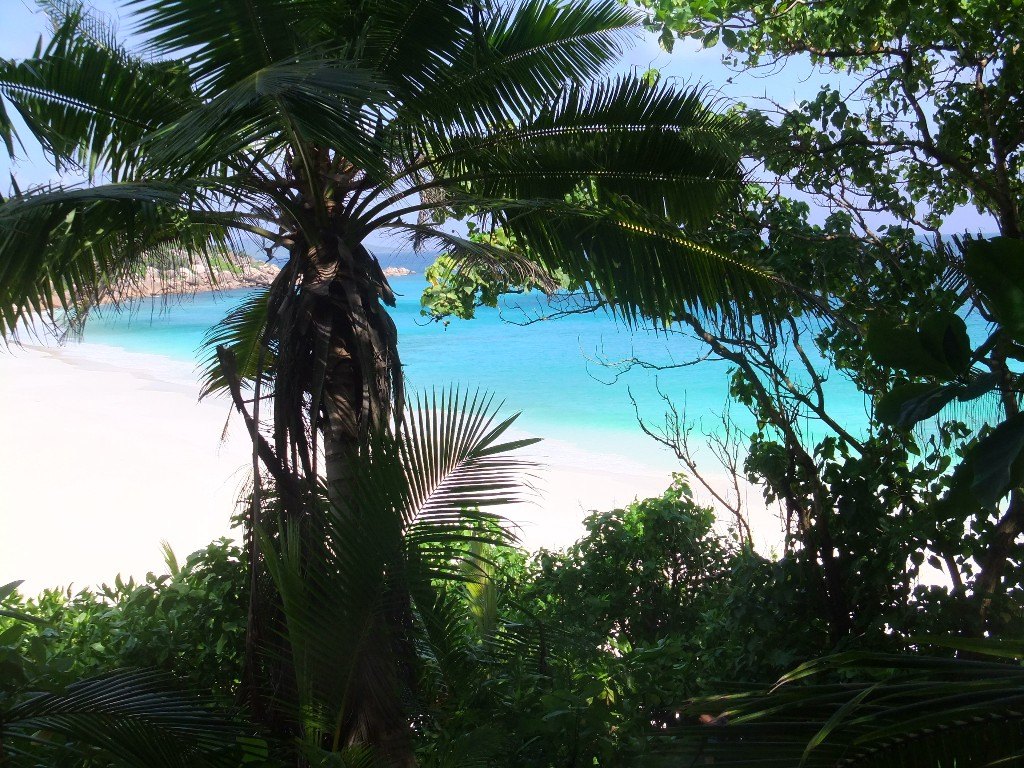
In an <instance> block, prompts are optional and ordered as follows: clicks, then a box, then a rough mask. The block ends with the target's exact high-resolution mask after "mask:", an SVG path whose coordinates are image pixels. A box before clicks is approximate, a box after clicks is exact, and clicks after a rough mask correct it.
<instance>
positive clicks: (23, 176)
mask: <svg viewBox="0 0 1024 768" xmlns="http://www.w3.org/2000/svg"><path fill="white" fill-rule="evenodd" d="M216 1H217V0H210V2H216ZM89 4H90V5H91V6H92V7H93V8H94V9H95V10H96V11H98V12H100V13H101V14H104V15H106V16H107V17H109V18H110V19H111V20H112V21H113V22H114V25H115V26H116V27H117V28H118V29H119V30H120V32H121V35H122V37H126V36H127V39H128V41H129V43H131V42H132V40H131V37H130V32H131V28H132V19H131V16H130V14H129V13H128V12H126V11H125V10H124V8H123V6H124V3H123V0H122V2H119V1H118V0H91V2H90V3H89ZM46 29H47V21H46V17H45V16H44V14H43V13H42V12H40V11H39V10H38V8H37V6H36V4H35V2H34V0H0V56H2V57H4V58H23V57H26V56H29V55H31V53H32V51H33V49H34V47H35V45H36V42H37V40H38V39H39V36H40V35H41V34H45V32H46ZM723 53H724V48H722V47H718V48H713V49H704V48H702V47H701V46H700V44H699V43H697V42H696V41H693V40H681V41H679V42H678V43H677V44H676V46H675V48H674V50H673V52H672V53H671V54H669V53H666V52H664V51H663V50H661V49H660V48H659V47H658V43H657V39H656V36H655V35H654V34H653V33H642V34H638V36H637V39H636V44H635V45H634V46H633V47H632V48H630V49H628V50H627V51H626V53H625V56H624V57H623V60H622V62H621V64H620V65H619V67H618V69H619V70H620V71H622V72H628V71H636V72H645V71H647V70H648V69H651V68H654V69H658V70H659V71H660V72H661V75H662V77H663V78H666V79H671V80H677V81H679V82H681V83H686V84H689V85H698V84H699V85H702V86H704V87H706V88H707V89H708V92H709V94H710V95H711V96H712V97H713V98H714V97H719V98H721V99H723V100H724V101H726V102H731V101H743V102H746V103H748V104H751V105H755V104H757V102H758V100H759V99H761V98H764V97H765V96H770V97H771V99H772V100H773V101H775V102H776V103H781V104H787V105H789V104H794V105H795V104H797V103H799V102H800V101H801V100H803V99H809V98H812V97H813V96H814V94H815V93H817V91H818V89H819V88H820V87H821V86H822V85H823V84H826V83H828V82H829V77H828V76H826V75H823V74H822V73H821V72H816V71H814V70H813V68H812V67H811V66H810V64H809V63H808V62H806V61H800V60H795V61H791V62H790V63H788V64H787V65H786V66H785V67H783V68H782V69H781V70H773V71H772V72H771V73H770V75H766V74H765V73H761V72H746V73H737V72H736V71H734V70H732V69H730V68H729V67H727V66H726V65H725V64H723V63H722V54H723ZM833 77H834V76H833ZM19 155H20V156H19V157H18V158H17V159H16V160H15V161H14V162H13V163H12V162H11V161H10V160H9V159H8V158H7V156H6V154H2V155H0V178H3V179H4V182H3V183H2V184H0V186H2V187H4V188H6V187H7V186H8V184H7V183H6V180H7V178H8V176H9V174H11V173H13V175H14V176H15V178H16V179H17V181H18V183H19V185H20V186H22V187H23V188H24V187H29V186H32V185H37V184H43V183H47V182H53V181H57V180H58V178H57V177H56V175H55V174H54V172H53V170H52V169H51V168H50V167H49V166H48V165H47V163H46V161H45V158H44V157H43V155H42V152H40V151H39V149H38V148H37V147H27V148H26V151H22V152H20V153H19ZM814 208H815V206H813V205H812V210H813V209H814ZM825 215H826V212H825V211H824V210H821V209H819V210H816V211H815V213H814V214H813V215H812V219H814V220H818V221H820V220H821V219H823V218H824V216H825ZM945 229H946V230H947V231H949V232H963V231H964V230H972V231H990V230H992V229H994V227H993V225H992V221H991V220H990V219H987V218H986V217H982V216H981V215H979V214H978V213H976V212H975V211H974V210H973V209H972V208H964V209H962V210H960V211H957V212H955V213H954V214H953V215H952V216H950V217H949V218H948V219H947V222H946V227H945ZM384 245H385V246H387V245H388V244H386V243H385V244H384Z"/></svg>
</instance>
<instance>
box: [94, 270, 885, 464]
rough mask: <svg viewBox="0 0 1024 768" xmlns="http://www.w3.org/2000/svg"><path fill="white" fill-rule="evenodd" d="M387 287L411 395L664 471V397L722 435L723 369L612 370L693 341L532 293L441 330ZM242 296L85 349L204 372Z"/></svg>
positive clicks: (99, 320) (141, 316) (136, 327)
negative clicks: (559, 312) (660, 439)
mask: <svg viewBox="0 0 1024 768" xmlns="http://www.w3.org/2000/svg"><path fill="white" fill-rule="evenodd" d="M391 282H392V286H393V288H394V290H395V292H396V294H398V305H397V307H396V308H395V309H394V310H393V312H392V315H393V317H394V319H395V322H396V324H397V326H398V332H399V351H400V354H401V357H402V360H403V364H404V368H405V372H406V378H407V382H408V389H409V391H410V393H412V392H416V391H424V390H429V389H431V388H435V387H447V386H449V385H450V384H456V385H458V386H459V387H462V388H470V389H477V388H479V389H482V390H486V391H487V392H490V393H493V394H494V395H495V397H496V398H497V399H498V400H500V401H503V402H504V411H505V412H507V413H511V412H521V414H522V415H521V417H520V419H519V421H518V422H517V426H518V427H520V428H521V429H523V430H525V431H528V432H530V433H532V434H535V435H538V436H541V437H545V438H550V439H555V440H559V441H564V442H567V443H571V444H574V445H576V446H578V447H580V448H583V449H586V450H588V451H596V452H599V453H610V454H617V455H624V456H631V457H633V458H642V459H643V460H645V461H649V462H657V463H659V464H662V465H666V464H668V463H671V462H673V461H674V459H673V458H672V457H671V456H670V455H669V453H668V452H667V450H664V449H659V448H658V447H657V446H656V444H655V443H654V441H653V440H652V439H651V438H649V437H647V436H646V435H644V434H643V432H642V431H641V430H640V428H639V426H638V424H637V416H638V414H639V416H640V417H642V418H644V419H646V420H648V421H650V422H652V423H656V424H660V423H662V421H663V416H664V413H665V410H666V408H665V400H664V398H665V397H669V398H670V399H671V400H672V401H673V402H674V403H675V404H676V405H677V406H678V407H679V408H680V409H685V414H686V417H687V421H688V423H689V424H690V425H691V426H692V427H693V429H694V441H695V442H698V443H699V442H700V441H701V438H700V434H701V432H708V431H710V432H713V433H716V434H717V433H720V431H721V417H720V414H721V413H722V412H723V408H724V407H725V405H726V399H727V398H726V395H727V390H728V371H729V365H728V364H727V363H725V362H723V361H721V360H706V361H702V362H700V363H699V364H697V365H695V366H690V367H684V368H679V369H676V370H667V371H653V370H649V369H641V368H633V369H632V370H629V371H626V372H622V371H618V370H616V368H615V367H614V366H611V367H610V366H609V363H615V362H617V361H623V360H627V359H630V358H637V359H641V360H647V361H652V362H656V363H660V364H665V363H668V362H685V361H689V360H695V359H697V358H699V357H701V355H703V354H704V353H705V352H706V350H705V349H704V348H703V347H702V345H701V344H699V343H698V342H697V341H696V340H694V339H692V338H689V337H685V336H681V335H678V334H672V335H670V336H666V335H665V334H660V333H656V332H654V331H650V330H630V329H629V328H627V327H625V326H624V325H623V324H622V323H621V322H619V321H616V320H615V319H613V318H611V317H610V316H608V315H607V314H604V313H591V314H576V315H570V316H567V317H561V318H557V319H550V320H543V321H537V322H533V323H529V324H524V323H523V320H524V319H525V318H528V317H530V318H533V317H538V316H541V315H543V314H544V313H545V311H547V312H550V309H549V308H548V307H547V305H546V302H544V301H543V299H542V298H539V297H537V296H532V295H528V296H508V297H506V298H505V299H503V301H502V302H501V305H500V307H498V308H496V309H490V308H482V309H480V310H479V311H478V313H477V317H476V318H475V319H473V320H452V321H451V322H449V323H448V324H440V323H436V322H430V321H429V320H428V319H427V318H425V317H423V316H422V315H421V314H420V302H419V298H420V292H421V290H422V287H423V285H424V278H423V276H422V274H414V275H409V276H405V277H396V278H392V280H391ZM244 295H245V291H225V292H217V293H203V294H197V295H195V296H193V297H183V298H181V299H180V300H177V299H176V300H174V301H172V302H168V303H165V302H163V301H160V300H157V301H144V302H141V303H139V304H137V305H136V306H135V307H134V308H133V309H132V310H130V311H128V310H122V311H120V312H115V311H113V310H110V309H106V310H104V311H102V312H99V313H97V314H95V315H93V316H91V317H90V319H89V321H88V323H87V324H86V328H85V334H84V341H86V342H92V343H98V344H103V345H108V346H112V347H117V348H121V349H124V350H128V351H132V352H143V353H148V354H157V355H163V356H166V357H168V358H171V359H173V360H176V361H182V362H189V363H193V364H198V359H199V358H198V349H199V347H200V343H201V341H202V338H203V334H204V333H205V331H206V330H207V329H208V328H209V327H210V326H211V325H213V324H214V323H216V322H217V321H218V320H220V319H221V318H222V317H223V316H224V315H225V314H226V313H227V312H228V310H229V309H230V308H231V307H232V306H233V305H234V304H236V303H238V302H239V301H240V300H241V299H242V298H243V296H244ZM826 388H827V395H828V398H829V401H830V403H831V404H832V406H831V408H832V411H833V413H834V415H835V417H836V418H837V419H838V421H840V422H841V423H843V424H845V425H847V427H848V428H853V429H857V428H863V427H866V424H867V413H866V404H865V402H864V399H863V398H862V397H861V395H860V394H859V393H857V392H856V390H855V388H854V387H853V386H852V385H851V384H850V383H849V382H848V381H846V380H845V379H844V378H843V377H842V376H841V375H840V374H838V373H835V372H833V373H832V375H831V376H830V378H829V381H828V382H827V384H826ZM634 403H635V406H634ZM730 416H731V418H732V419H733V420H734V421H735V422H736V423H737V425H738V426H739V428H740V429H741V430H742V431H749V430H752V429H754V428H755V425H754V423H753V420H752V419H751V418H750V417H749V414H747V413H746V412H745V411H744V410H743V409H742V408H741V407H738V406H733V407H732V408H731V411H730ZM805 428H806V431H807V434H808V436H813V435H815V434H816V433H820V434H824V430H823V429H817V428H816V427H815V425H814V423H813V422H808V423H807V424H805Z"/></svg>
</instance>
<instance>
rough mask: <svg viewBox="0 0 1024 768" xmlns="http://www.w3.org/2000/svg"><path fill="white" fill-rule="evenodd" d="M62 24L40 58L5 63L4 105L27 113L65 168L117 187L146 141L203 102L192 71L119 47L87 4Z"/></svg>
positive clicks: (0, 121) (5, 121) (7, 135)
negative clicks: (197, 94) (106, 179)
mask: <svg viewBox="0 0 1024 768" xmlns="http://www.w3.org/2000/svg"><path fill="white" fill-rule="evenodd" d="M54 11H56V9H54ZM55 21H56V23H57V26H56V28H55V30H54V33H53V36H52V38H51V39H50V40H49V42H48V44H47V45H46V47H45V48H43V49H40V50H39V51H38V52H37V55H36V56H34V57H32V58H30V59H27V60H25V61H21V62H14V61H9V60H5V61H0V97H2V98H0V101H7V102H8V103H9V104H10V105H11V106H12V107H13V108H14V109H15V111H17V113H18V114H19V115H21V117H22V118H23V119H24V121H25V124H26V125H27V127H28V129H29V132H30V133H31V134H32V135H33V136H34V137H35V138H36V139H37V140H38V141H39V142H40V143H41V144H42V146H43V148H44V149H45V150H46V151H47V152H48V153H49V154H50V155H51V156H52V158H53V160H54V162H55V164H56V165H57V168H58V170H59V169H60V168H61V167H63V166H65V165H72V166H75V167H76V168H82V169H83V170H85V171H86V172H87V173H88V175H89V176H90V177H92V176H94V175H96V174H97V173H102V174H105V175H106V176H108V177H109V178H111V179H113V180H115V181H116V180H118V179H120V178H122V177H125V176H126V175H129V174H130V173H131V172H132V171H133V169H134V168H135V167H136V166H137V165H138V162H139V160H140V158H141V151H140V147H139V142H140V141H141V139H142V138H143V136H145V135H146V134H147V133H148V132H149V131H151V130H153V129H154V128H156V127H158V126H160V125H162V124H164V123H166V122H168V121H170V120H173V119H174V118H175V117H176V116H178V115H181V114H183V113H184V112H185V111H187V110H188V109H189V108H191V107H192V106H193V105H194V104H195V103H196V101H195V98H194V96H193V94H192V91H191V86H190V81H189V79H188V77H187V73H186V72H184V71H183V69H182V68H181V67H180V66H177V65H176V64H175V63H174V62H147V61H144V60H142V59H140V58H138V57H136V56H133V55H132V54H130V53H129V52H128V51H127V50H125V49H124V48H122V47H119V46H117V45H116V43H115V42H114V41H113V40H112V39H111V36H110V35H109V34H107V31H106V30H104V29H103V28H102V25H101V23H100V22H99V21H98V20H96V19H95V18H93V17H90V16H89V15H87V14H86V13H85V12H84V11H83V10H82V9H81V6H80V4H78V5H75V6H72V5H70V4H69V5H68V7H67V8H65V9H64V11H63V13H61V14H59V15H58V16H57V17H56V18H55ZM97 27H98V28H97ZM5 115H6V112H4V111H3V110H0V132H2V133H3V135H4V139H5V141H6V142H7V144H8V149H9V150H13V140H14V138H15V135H14V128H13V125H12V124H11V122H10V120H9V118H7V117H5Z"/></svg>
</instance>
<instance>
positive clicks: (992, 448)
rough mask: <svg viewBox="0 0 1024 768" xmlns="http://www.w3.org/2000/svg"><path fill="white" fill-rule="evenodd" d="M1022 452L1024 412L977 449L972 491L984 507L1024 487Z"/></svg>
mask: <svg viewBox="0 0 1024 768" xmlns="http://www.w3.org/2000/svg"><path fill="white" fill-rule="evenodd" d="M1022 449H1024V413H1022V414H1017V415H1016V416H1013V417H1012V418H1009V419H1007V420H1006V421H1004V422H1003V423H1002V424H1000V425H999V426H997V427H996V428H995V429H993V430H992V431H991V432H990V433H989V434H988V435H987V436H985V437H984V438H982V440H981V441H980V442H979V443H978V444H977V445H976V446H975V447H974V449H973V450H972V451H971V454H972V455H971V459H972V463H973V466H974V478H973V481H972V483H971V490H972V491H973V492H974V495H975V497H977V499H978V502H979V503H980V504H982V505H984V506H992V505H994V504H996V503H997V502H998V501H999V500H1000V499H1002V498H1003V497H1004V496H1005V495H1006V494H1007V493H1009V492H1010V491H1011V490H1012V489H1013V488H1014V487H1016V486H1017V485H1019V484H1020V481H1021V474H1022V469H1024V466H1022V462H1021V450H1022Z"/></svg>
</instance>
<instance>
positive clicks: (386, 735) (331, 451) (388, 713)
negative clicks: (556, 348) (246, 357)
mask: <svg viewBox="0 0 1024 768" xmlns="http://www.w3.org/2000/svg"><path fill="white" fill-rule="evenodd" d="M314 290H315V291H316V295H317V303H318V304H319V305H320V306H321V307H322V309H323V312H322V313H321V312H317V313H316V314H317V315H318V317H319V318H320V320H319V323H318V329H317V333H318V334H319V335H320V338H322V339H323V340H324V341H326V344H325V347H326V348H325V349H323V356H324V359H323V362H322V365H323V381H322V394H321V398H320V405H321V409H322V416H323V423H322V428H321V432H322V435H323V454H324V477H325V480H326V482H327V488H328V498H329V500H330V502H331V504H332V505H334V506H335V507H337V508H339V509H342V510H346V509H348V507H349V506H350V502H351V496H350V495H351V484H352V479H353V478H352V472H353V466H354V465H353V459H354V458H355V457H356V456H357V455H358V453H359V452H360V451H362V450H365V449H366V439H367V437H368V435H369V434H371V433H372V432H373V431H375V430H380V429H385V428H387V427H388V426H389V423H390V422H393V421H394V420H395V418H396V417H399V416H400V415H401V410H402V408H403V406H404V397H403V386H402V378H401V377H402V373H401V367H400V363H399V358H398V348H397V332H396V330H395V326H394V323H393V322H392V320H391V318H390V316H389V315H388V314H387V311H386V308H385V305H392V306H393V305H394V295H393V294H392V293H391V290H390V288H389V287H388V285H387V280H386V278H385V277H384V274H383V272H382V271H381V269H380V266H379V264H378V263H377V261H376V259H374V258H373V257H372V256H371V255H370V254H369V253H368V252H367V251H366V249H365V248H362V247H361V246H359V247H356V248H354V249H351V250H350V249H348V248H347V247H346V246H345V245H344V243H343V242H342V241H341V240H340V239H338V240H337V268H336V270H335V271H334V274H333V276H332V277H331V279H330V281H329V282H328V283H327V284H326V292H325V293H324V294H322V295H321V293H320V290H319V289H318V288H315V289H314ZM313 407H314V409H315V408H316V407H317V406H316V403H314V405H313ZM352 511H353V512H354V513H356V514H358V511H356V510H352ZM395 597H399V596H394V595H392V596H390V597H389V598H385V602H389V603H390V602H392V601H394V599H395ZM397 602H399V603H402V602H403V601H401V600H398V601H397ZM406 602H407V601H406ZM404 623H405V622H404V621H403V620H402V619H401V618H400V617H397V616H395V615H394V611H386V612H382V614H381V615H380V616H379V617H378V618H377V619H375V620H374V626H372V627H370V628H368V632H367V638H368V639H367V642H366V643H365V645H364V646H363V647H362V648H361V649H360V650H359V651H358V652H359V654H360V657H361V658H360V660H359V661H358V662H357V669H358V672H357V679H356V680H355V681H353V684H352V687H351V689H350V694H349V696H350V698H349V701H348V702H346V705H345V710H346V712H348V713H349V716H348V717H347V718H346V721H347V722H346V724H345V730H346V731H347V733H345V734H341V738H342V740H343V742H344V745H351V744H368V745H371V746H372V747H374V749H375V750H376V751H377V753H378V756H379V758H380V759H381V760H382V761H383V762H384V764H385V765H388V766H393V767H394V768H411V767H412V766H415V765H416V759H415V755H414V752H413V744H412V733H411V731H410V728H409V723H408V719H407V716H406V713H405V711H404V709H403V706H402V703H401V702H402V700H403V698H404V697H403V696H402V694H401V691H402V690H403V689H404V688H408V687H409V686H410V685H411V684H412V680H411V679H409V677H410V672H409V670H410V669H411V661H412V660H411V659H409V658H407V656H408V652H409V651H410V650H411V649H410V648H409V647H408V642H407V634H408V632H407V627H406V626H404ZM382 686H383V687H384V688H385V689H387V688H390V690H381V687H382ZM332 746H334V747H335V748H336V747H337V746H338V745H337V744H335V745H332Z"/></svg>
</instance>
